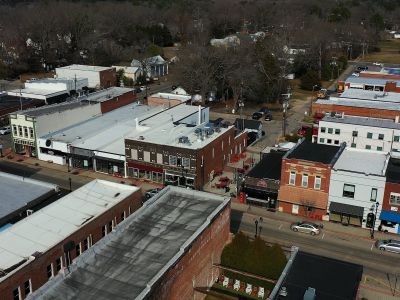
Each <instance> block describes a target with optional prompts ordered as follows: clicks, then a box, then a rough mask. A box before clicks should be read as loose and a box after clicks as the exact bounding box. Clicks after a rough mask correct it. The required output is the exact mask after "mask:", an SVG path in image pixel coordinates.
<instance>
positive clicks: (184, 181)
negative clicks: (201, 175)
mask: <svg viewBox="0 0 400 300" xmlns="http://www.w3.org/2000/svg"><path fill="white" fill-rule="evenodd" d="M165 185H175V186H180V187H188V188H191V189H194V188H195V175H194V174H190V173H188V172H186V171H183V172H182V171H181V172H179V171H175V170H165Z"/></svg>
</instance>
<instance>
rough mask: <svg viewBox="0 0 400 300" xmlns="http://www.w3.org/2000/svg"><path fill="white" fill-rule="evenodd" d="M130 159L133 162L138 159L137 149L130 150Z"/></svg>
mask: <svg viewBox="0 0 400 300" xmlns="http://www.w3.org/2000/svg"><path fill="white" fill-rule="evenodd" d="M131 158H132V159H134V160H137V159H138V151H137V149H131Z"/></svg>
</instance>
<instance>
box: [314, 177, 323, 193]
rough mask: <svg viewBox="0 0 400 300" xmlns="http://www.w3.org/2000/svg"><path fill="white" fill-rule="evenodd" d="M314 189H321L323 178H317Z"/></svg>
mask: <svg viewBox="0 0 400 300" xmlns="http://www.w3.org/2000/svg"><path fill="white" fill-rule="evenodd" d="M314 189H316V190H319V189H321V176H315V182H314Z"/></svg>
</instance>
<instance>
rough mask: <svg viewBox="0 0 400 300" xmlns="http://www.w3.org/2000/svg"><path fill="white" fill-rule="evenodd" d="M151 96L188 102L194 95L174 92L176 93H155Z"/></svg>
mask: <svg viewBox="0 0 400 300" xmlns="http://www.w3.org/2000/svg"><path fill="white" fill-rule="evenodd" d="M150 97H155V98H161V99H166V100H169V99H171V100H178V101H182V102H186V101H188V100H190V99H192V96H190V95H179V94H174V93H157V94H153V95H151V96H150Z"/></svg>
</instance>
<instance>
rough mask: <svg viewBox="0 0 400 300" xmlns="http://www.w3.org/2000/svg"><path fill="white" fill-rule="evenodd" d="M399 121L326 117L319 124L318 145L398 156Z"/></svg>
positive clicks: (341, 116)
mask: <svg viewBox="0 0 400 300" xmlns="http://www.w3.org/2000/svg"><path fill="white" fill-rule="evenodd" d="M398 121H399V120H398V119H396V120H389V119H376V118H367V117H356V116H346V115H337V116H326V117H324V118H323V119H322V120H321V121H320V122H319V128H318V140H317V142H318V144H328V145H338V146H339V145H340V144H341V143H343V142H345V143H346V144H347V146H348V147H351V148H357V149H365V150H373V151H382V152H391V151H393V153H394V154H395V153H396V152H399V154H400V123H399V122H398Z"/></svg>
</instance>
